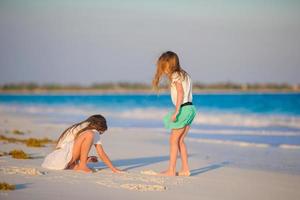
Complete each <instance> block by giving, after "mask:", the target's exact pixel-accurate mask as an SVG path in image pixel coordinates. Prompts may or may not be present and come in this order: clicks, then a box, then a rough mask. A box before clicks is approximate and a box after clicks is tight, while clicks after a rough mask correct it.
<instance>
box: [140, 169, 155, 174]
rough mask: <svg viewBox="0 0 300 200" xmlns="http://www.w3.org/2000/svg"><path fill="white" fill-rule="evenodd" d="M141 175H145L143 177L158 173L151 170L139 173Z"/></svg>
mask: <svg viewBox="0 0 300 200" xmlns="http://www.w3.org/2000/svg"><path fill="white" fill-rule="evenodd" d="M141 174H145V175H157V174H158V173H157V172H155V171H153V170H143V171H141Z"/></svg>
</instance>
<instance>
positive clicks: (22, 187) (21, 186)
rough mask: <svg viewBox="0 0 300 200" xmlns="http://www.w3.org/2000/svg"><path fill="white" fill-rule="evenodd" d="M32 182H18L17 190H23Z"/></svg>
mask: <svg viewBox="0 0 300 200" xmlns="http://www.w3.org/2000/svg"><path fill="white" fill-rule="evenodd" d="M31 184H32V183H22V184H16V185H15V186H16V190H22V189H25V188H27V187H28V185H31Z"/></svg>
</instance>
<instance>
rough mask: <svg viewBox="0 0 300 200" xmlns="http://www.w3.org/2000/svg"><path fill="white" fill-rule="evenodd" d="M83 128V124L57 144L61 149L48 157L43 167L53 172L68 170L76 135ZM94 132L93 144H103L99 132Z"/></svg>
mask: <svg viewBox="0 0 300 200" xmlns="http://www.w3.org/2000/svg"><path fill="white" fill-rule="evenodd" d="M82 126H86V124H82V125H80V127H76V128H75V129H71V130H70V131H69V133H66V137H65V138H64V139H62V140H61V142H59V144H57V148H59V149H56V150H54V151H53V152H51V153H50V154H48V155H47V156H46V158H45V160H44V162H43V163H42V167H44V168H46V169H53V170H63V169H66V167H67V165H68V164H69V162H70V161H71V159H72V152H73V145H74V138H75V135H76V133H77V132H78V131H79V130H81V129H82V128H83V127H82ZM78 129H79V130H78ZM93 132H94V139H93V144H102V142H101V139H100V134H99V133H98V131H96V130H93Z"/></svg>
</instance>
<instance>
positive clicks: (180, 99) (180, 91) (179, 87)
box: [172, 81, 184, 122]
mask: <svg viewBox="0 0 300 200" xmlns="http://www.w3.org/2000/svg"><path fill="white" fill-rule="evenodd" d="M174 84H175V86H176V90H177V102H176V108H175V112H174V114H173V115H172V120H173V122H174V121H176V117H177V115H178V113H179V109H180V106H181V104H182V102H183V95H184V91H183V87H182V83H181V82H178V81H176V82H175V83H174Z"/></svg>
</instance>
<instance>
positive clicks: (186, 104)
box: [180, 102, 193, 108]
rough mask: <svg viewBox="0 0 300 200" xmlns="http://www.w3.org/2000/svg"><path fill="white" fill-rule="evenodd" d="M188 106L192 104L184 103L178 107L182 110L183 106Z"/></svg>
mask: <svg viewBox="0 0 300 200" xmlns="http://www.w3.org/2000/svg"><path fill="white" fill-rule="evenodd" d="M189 105H193V103H192V102H186V103H183V104H181V105H180V107H181V108H182V107H183V106H189Z"/></svg>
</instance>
